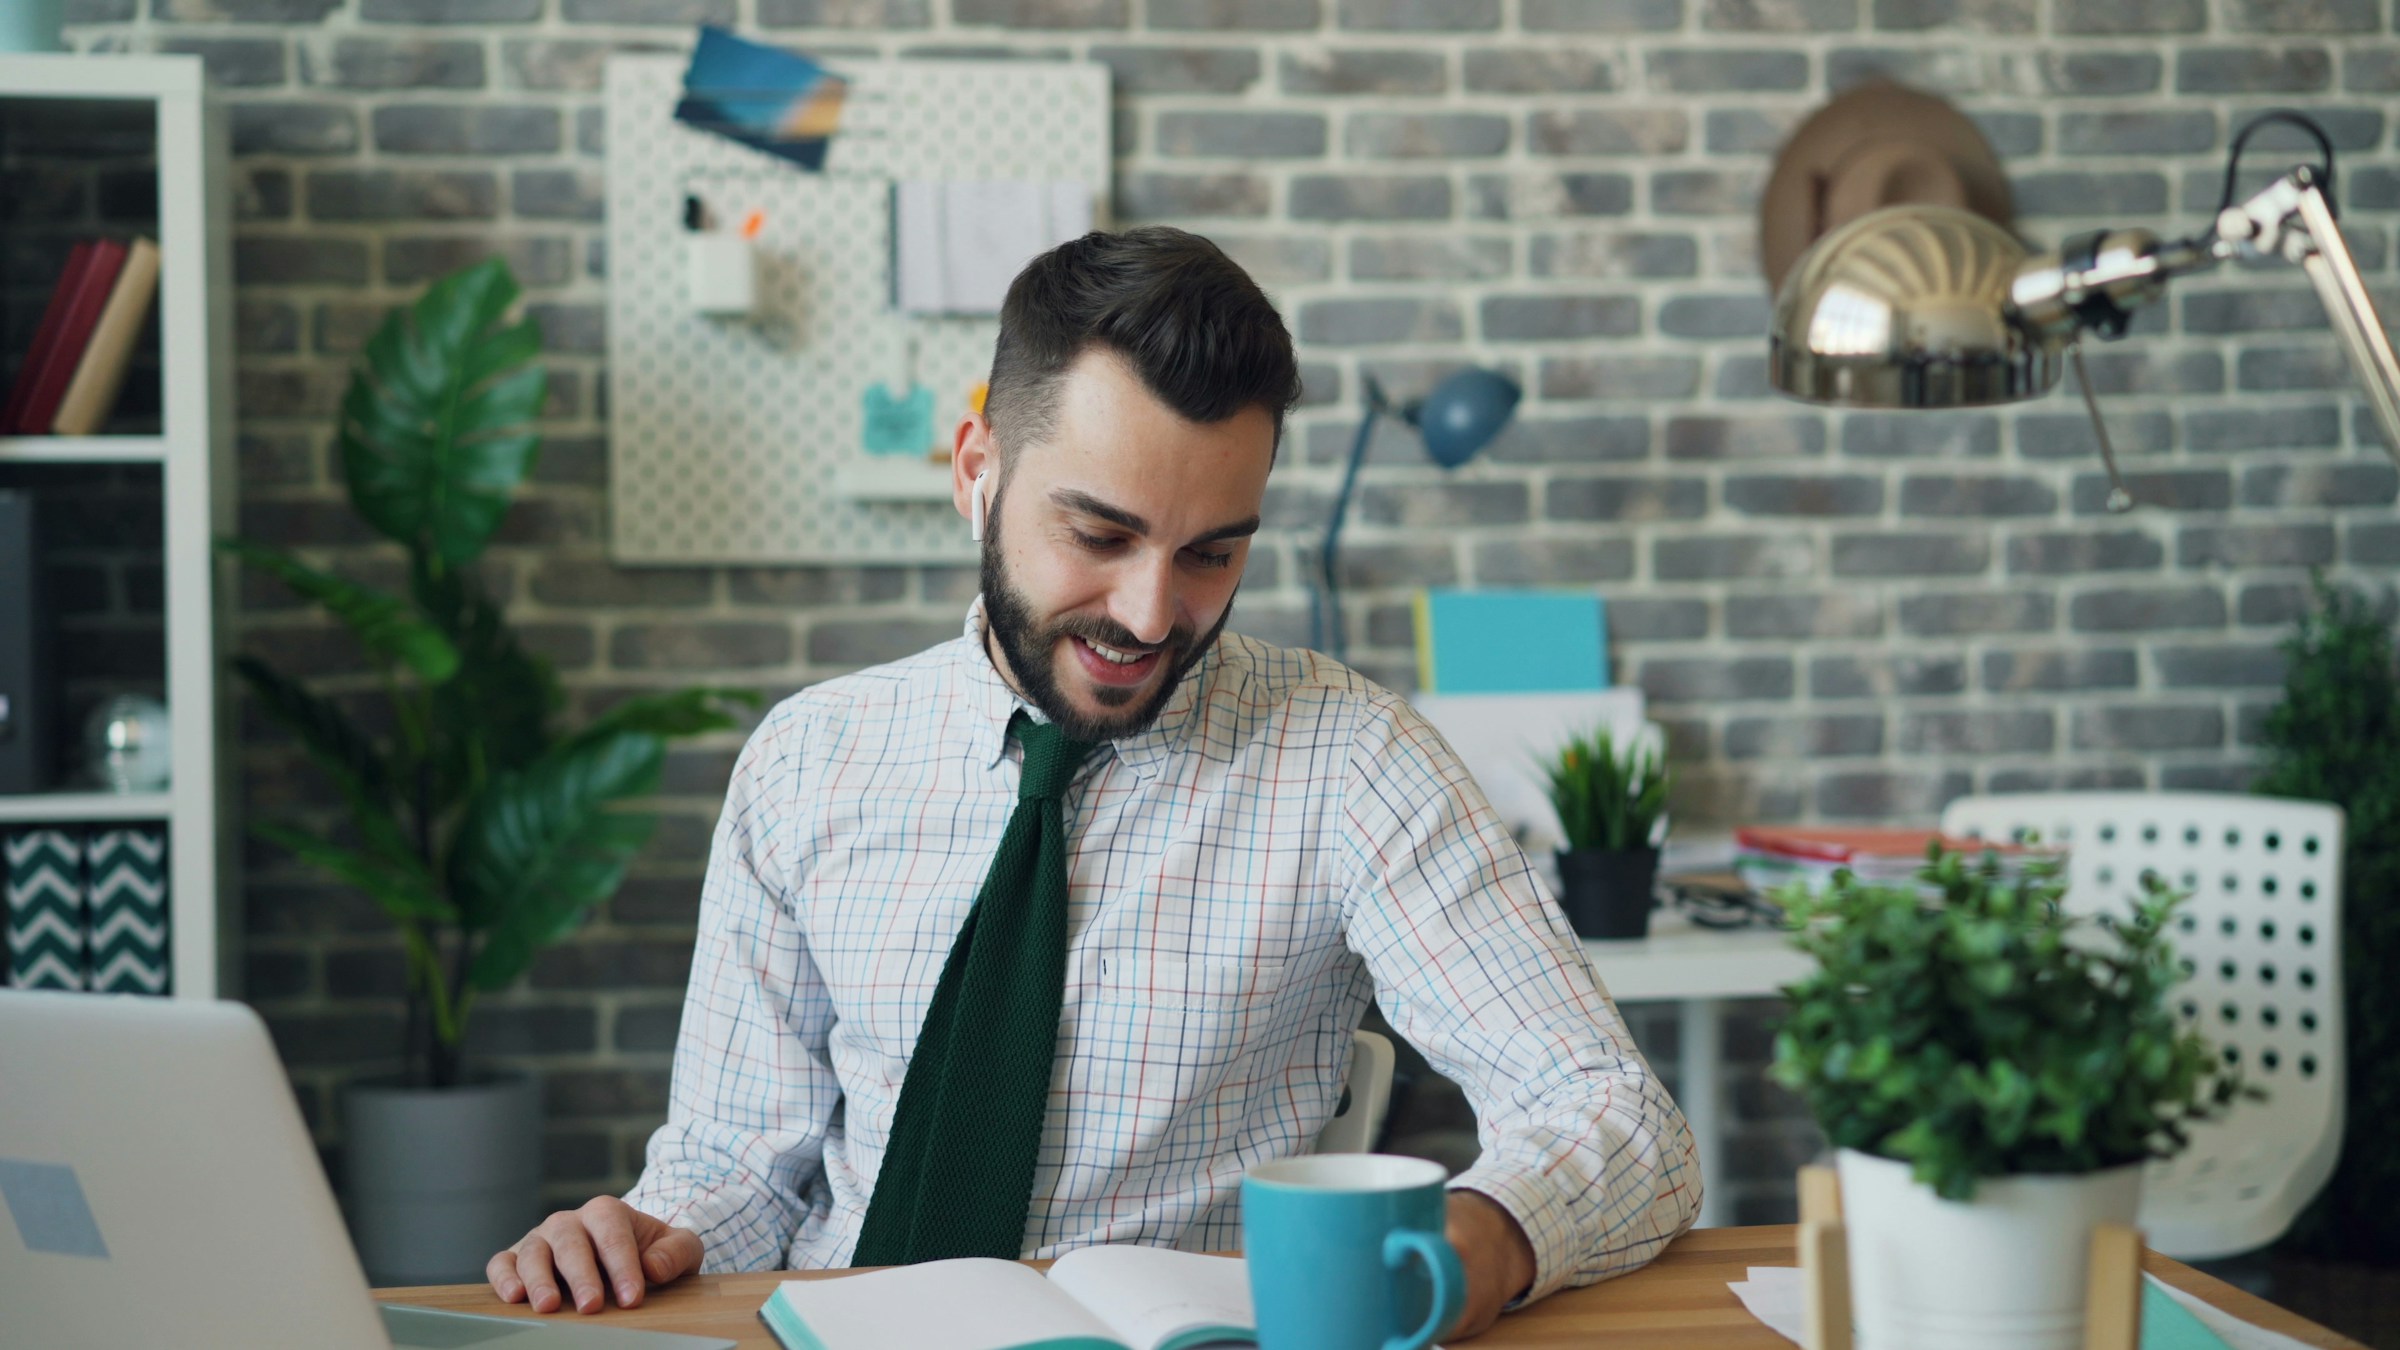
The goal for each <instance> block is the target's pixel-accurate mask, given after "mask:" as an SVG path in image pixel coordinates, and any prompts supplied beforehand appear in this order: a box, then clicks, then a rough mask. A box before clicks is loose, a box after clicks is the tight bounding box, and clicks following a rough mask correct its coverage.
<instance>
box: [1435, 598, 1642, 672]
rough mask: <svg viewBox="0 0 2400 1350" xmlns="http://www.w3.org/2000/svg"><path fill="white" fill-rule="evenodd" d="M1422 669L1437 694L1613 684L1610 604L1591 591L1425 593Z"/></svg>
mask: <svg viewBox="0 0 2400 1350" xmlns="http://www.w3.org/2000/svg"><path fill="white" fill-rule="evenodd" d="M1417 667H1418V668H1417V681H1418V684H1419V685H1420V686H1422V687H1423V689H1424V690H1425V692H1427V693H1435V694H1532V693H1562V692H1568V691H1575V690H1585V689H1606V688H1608V623H1607V608H1606V606H1605V605H1604V604H1603V603H1602V601H1601V599H1600V597H1599V596H1597V595H1594V594H1592V593H1591V592H1589V591H1425V592H1422V593H1420V594H1419V596H1418V598H1417Z"/></svg>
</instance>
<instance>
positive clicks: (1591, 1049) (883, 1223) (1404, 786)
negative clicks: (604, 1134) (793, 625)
mask: <svg viewBox="0 0 2400 1350" xmlns="http://www.w3.org/2000/svg"><path fill="white" fill-rule="evenodd" d="M1298 393H1299V377H1298V369H1297V365H1296V363H1295V361H1294V358H1293V355H1292V349H1291V339H1290V336H1289V334H1288V333H1286V331H1285V330H1284V327H1283V323H1282V321H1281V319H1280V318H1279V317H1278V316H1277V315H1276V313H1275V311H1274V309H1273V307H1272V306H1271V305H1270V304H1269V303H1268V301H1267V299H1266V297H1265V296H1264V295H1262V294H1261V293H1260V292H1259V290H1258V288H1257V287H1256V286H1255V285H1254V284H1253V283H1252V282H1251V280H1250V279H1249V277H1248V276H1246V275H1245V274H1243V272H1242V271H1241V269H1240V268H1238V267H1236V266H1235V265H1234V264H1233V263H1232V262H1231V261H1230V260H1228V259H1227V258H1226V257H1225V256H1224V255H1223V254H1222V253H1220V252H1219V251H1218V250H1217V248H1216V247H1215V246H1214V245H1212V244H1210V243H1208V242H1207V241H1205V240H1203V239H1199V238H1197V237H1195V236H1192V235H1189V234H1185V233H1183V232H1182V231H1179V230H1172V229H1163V228H1150V229H1140V230H1133V231H1128V232H1126V233H1124V234H1119V235H1106V234H1092V235H1087V236H1085V237H1084V238H1082V239H1079V240H1076V241H1075V242H1073V243H1069V244H1065V245H1062V246H1061V247H1059V248H1058V249H1056V250H1054V251H1052V252H1051V253H1048V254H1046V255H1044V256H1042V257H1040V258H1037V259H1035V260H1034V261H1033V262H1032V263H1031V264H1029V265H1028V266H1027V267H1026V269H1025V271H1024V272H1023V273H1022V274H1021V275H1020V276H1018V278H1017V279H1016V281H1015V283H1014V284H1013V285H1012V286H1011V287H1010V289H1009V293H1008V298H1007V301H1006V303H1005V306H1004V308H1003V309H1002V312H1001V325H1000V340H999V344H998V348H997V351H996V354H995V357H994V360H993V365H992V377H991V384H990V395H989V398H988V401H987V411H986V413H985V415H983V416H969V417H967V418H966V419H965V420H964V421H963V422H962V423H961V424H960V426H959V428H958V431H957V436H956V444H955V455H954V461H953V467H952V474H953V491H954V495H955V498H956V504H957V507H958V509H959V511H960V513H961V514H962V515H965V516H967V517H968V518H969V521H970V522H971V523H970V529H971V530H972V531H973V532H974V533H975V534H976V535H977V536H978V537H980V538H981V539H982V541H983V577H982V582H983V592H982V595H981V597H980V599H979V600H978V601H977V602H976V604H975V606H974V607H973V608H971V610H970V611H969V614H968V617H967V625H966V632H965V634H964V636H962V637H961V638H959V639H958V640H956V641H953V642H949V643H945V644H943V645H941V646H938V647H935V648H933V649H932V650H930V651H927V652H923V653H920V654H919V655H917V656H914V657H910V658H909V659H907V660H904V661H898V662H894V663H892V664H890V665H887V666H879V667H876V668H874V669H872V670H867V671H862V672H860V673H859V674H856V675H852V676H848V677H845V678H842V679H836V680H831V681H828V682H826V683H824V684H821V685H818V686H816V687H814V688H812V689H809V690H806V691H804V692H802V693H800V694H798V695H795V696H794V697H792V698H790V699H787V700H785V701H784V702H783V703H782V704H781V705H780V706H778V707H777V708H776V709H775V710H774V712H773V713H771V714H770V715H769V716H768V717H767V719H766V720H765V722H764V723H762V724H761V725H760V727H759V728H758V730H757V732H756V733H755V734H754V735H753V736H752V737H751V739H750V742H749V744H748V746H747V747H746V748H745V749H744V751H743V753H742V756H741V758H740V760H739V762H738V763H737V765H736V766H735V769H734V773H733V781H732V784H731V787H730V789H729V791H728V793H727V799H726V803H725V812H724V816H723V819H722V820H721V822H720V823H719V825H718V828H717V835H716V840H715V844H714V848H713V851H712V854H711V857H710V862H709V871H708V878H707V881H706V882H705V884H704V885H703V888H702V892H701V914H700V928H699V937H698V942H697V946H696V949H695V951H694V954H693V965H692V981H691V987H690V990H689V993H688V995H687V998H686V1001H685V1004H684V1014H683V1023H682V1028H681V1033H680V1037H679V1039H678V1041H677V1045H676V1053H675V1067H674V1080H673V1090H672V1092H671V1102H670V1106H669V1113H668V1119H667V1123H666V1125H665V1126H663V1127H662V1128H661V1129H660V1130H659V1131H658V1133H657V1134H656V1135H654V1136H653V1137H652V1138H651V1140H650V1147H649V1155H648V1160H647V1166H646V1167H645V1169H644V1171H643V1173H642V1177H641V1180H640V1182H639V1183H638V1184H637V1185H636V1186H635V1187H634V1189H633V1191H632V1192H631V1193H630V1194H628V1195H627V1196H626V1197H625V1199H624V1200H622V1201H619V1200H616V1199H613V1198H610V1197H605V1196H604V1197H601V1198H599V1199H596V1200H593V1201H592V1202H590V1203H589V1204H587V1205H585V1206H583V1207H582V1208H581V1209H579V1210H574V1211H567V1212H562V1213H559V1214H554V1215H552V1216H551V1217H550V1218H549V1219H548V1220H547V1221H545V1222H544V1223H543V1224H542V1225H541V1226H540V1227H538V1228H536V1229H535V1230H534V1231H533V1232H532V1233H529V1234H527V1235H526V1237H525V1238H524V1240H523V1241H521V1242H519V1243H518V1244H517V1245H516V1246H514V1247H512V1248H510V1249H509V1250H508V1251H505V1252H501V1253H499V1254H498V1255H496V1256H494V1257H493V1258H492V1261H491V1264H490V1267H489V1269H488V1271H487V1274H488V1275H489V1277H490V1280H491V1284H492V1287H493V1289H494V1290H495V1292H496V1293H497V1294H498V1295H499V1296H500V1297H501V1298H502V1299H505V1300H508V1301H511V1302H515V1301H519V1300H525V1301H529V1302H530V1303H531V1304H532V1305H533V1306H534V1307H535V1308H537V1309H540V1310H542V1311H545V1312H547V1311H550V1310H552V1309H554V1308H557V1307H560V1306H563V1304H564V1301H565V1299H564V1298H562V1294H561V1289H560V1286H561V1285H564V1287H565V1293H566V1294H567V1295H571V1297H572V1301H573V1303H574V1305H575V1306H576V1307H577V1308H578V1309H581V1310H583V1311H597V1310H598V1309H599V1308H600V1307H602V1306H603V1304H604V1302H605V1300H606V1298H607V1297H608V1294H609V1293H610V1292H613V1293H614V1295H615V1297H616V1299H617V1301H618V1302H620V1303H623V1304H633V1303H638V1302H639V1301H640V1300H641V1298H642V1296H643V1291H644V1288H645V1287H646V1286H645V1282H647V1283H662V1282H664V1281H667V1280H672V1279H674V1278H676V1277H678V1276H680V1275H683V1274H685V1273H686V1272H689V1271H692V1270H695V1269H699V1268H701V1267H702V1265H703V1263H705V1265H706V1267H707V1268H708V1269H711V1270H749V1269H769V1268H776V1267H782V1266H788V1267H822V1266H841V1265H873V1264H891V1263H896V1262H903V1261H912V1260H921V1259H929V1258H931V1257H936V1256H951V1255H965V1254H970V1253H981V1254H986V1255H1002V1256H1017V1255H1024V1256H1051V1255H1055V1254H1057V1253H1059V1252H1062V1251H1066V1250H1068V1249H1070V1248H1073V1247H1077V1246H1084V1245H1088V1244H1092V1243H1100V1242H1146V1243H1155V1244H1160V1245H1174V1246H1178V1247H1183V1248H1185V1249H1189V1250H1225V1249H1231V1248H1235V1247H1238V1246H1239V1245H1240V1241H1241V1232H1240V1216H1239V1183H1240V1180H1241V1176H1242V1172H1243V1170H1244V1169H1245V1168H1246V1167H1247V1166H1249V1165H1250V1164H1252V1163H1256V1162H1260V1161H1264V1160H1266V1159H1270V1158H1276V1157H1283V1156H1288V1155H1292V1154H1297V1153H1305V1152H1307V1151H1308V1149H1309V1148H1310V1145H1311V1143H1312V1141H1313V1140H1314V1138H1315V1136H1316V1134H1317V1132H1318V1130H1319V1129H1320V1128H1321V1127H1322V1126H1323V1125H1324V1124H1325V1123H1326V1121H1327V1120H1328V1119H1330V1118H1331V1116H1332V1115H1333V1112H1334V1108H1335V1105H1336V1102H1337V1099H1338V1098H1339V1095H1340V1092H1341V1088H1342V1079H1343V1070H1344V1066H1345V1065H1346V1063H1347V1060H1348V1056H1349V1052H1350V1045H1351V1034H1352V1032H1353V1031H1354V1030H1355V1028H1356V1027H1357V1025H1358V1021H1359V1017H1360V1015H1361V1014H1362V1013H1363V1012H1364V1011H1365V1008H1366V1004H1367V1001H1368V999H1369V998H1370V997H1373V998H1376V999H1379V1000H1380V1002H1381V1004H1382V1007H1383V1010H1384V1012H1385V1015H1386V1016H1387V1017H1388V1018H1389V1019H1390V1021H1391V1023H1392V1025H1393V1026H1394V1027H1395V1028H1396V1029H1398V1030H1399V1032H1400V1033H1401V1034H1402V1035H1404V1036H1406V1037H1407V1038H1408V1039H1409V1041H1410V1042H1411V1043H1413V1044H1414V1045H1416V1046H1418V1047H1420V1048H1421V1049H1422V1050H1423V1051H1424V1052H1425V1054H1426V1056H1427V1057H1428V1059H1429V1060H1430V1061H1431V1062H1432V1063H1433V1065H1434V1066H1435V1067H1436V1068H1437V1069H1439V1070H1440V1071H1441V1072H1442V1073H1444V1074H1445V1075H1447V1076H1448V1077H1450V1078H1452V1079H1455V1080H1456V1081H1458V1082H1459V1083H1460V1084H1461V1085H1462V1086H1463V1087H1464V1088H1465V1090H1466V1093H1467V1095H1468V1097H1469V1099H1470V1101H1471V1102H1472V1103H1473V1104H1474V1106H1475V1109H1476V1112H1477V1115H1478V1117H1479V1119H1480V1122H1481V1129H1480V1131H1479V1133H1480V1135H1481V1139H1482V1143H1483V1146H1484V1147H1483V1154H1482V1156H1481V1158H1480V1159H1479V1160H1478V1161H1477V1162H1476V1164H1475V1165H1474V1166H1473V1167H1472V1168H1470V1169H1469V1170H1467V1171H1466V1172H1464V1173H1462V1174H1461V1175H1460V1176H1458V1177H1457V1178H1455V1179H1454V1180H1453V1181H1452V1183H1451V1189H1450V1192H1449V1210H1448V1229H1449V1236H1450V1239H1451V1241H1452V1243H1453V1244H1454V1245H1455V1246H1456V1247H1457V1249H1458V1252H1459V1256H1460V1258H1461V1260H1462V1262H1463V1263H1464V1265H1465V1268H1466V1271H1467V1288H1468V1296H1467V1310H1466V1313H1465V1314H1464V1318H1463V1320H1462V1322H1461V1324H1460V1327H1459V1328H1458V1330H1457V1333H1456V1334H1457V1335H1460V1336H1465V1335H1472V1334H1474V1333H1475V1332H1477V1331H1480V1330H1483V1329H1484V1328H1486V1327H1488V1326H1489V1325H1490V1324H1491V1322H1492V1321H1493V1319H1494V1318H1496V1317H1497V1316H1498V1315H1499V1313H1500V1311H1501V1309H1502V1308H1503V1306H1504V1305H1513V1304H1515V1303H1518V1302H1522V1301H1524V1300H1526V1299H1530V1298H1538V1297H1540V1296H1542V1295H1544V1294H1547V1293H1549V1292H1550V1291H1552V1290H1554V1289H1558V1288H1560V1287H1563V1286H1566V1285H1570V1284H1584V1283H1589V1282H1591V1281H1593V1280H1596V1279H1599V1278H1601V1277H1603V1276H1605V1275H1609V1274H1614V1273H1618V1272H1621V1271H1624V1270H1628V1269H1631V1268H1632V1267H1634V1266H1638V1265H1640V1264H1641V1263H1642V1262H1644V1261H1646V1260H1648V1259H1649V1258H1650V1257H1651V1256H1653V1255H1654V1254H1656V1253H1657V1251H1658V1250H1659V1249H1660V1248H1661V1247H1662V1246H1663V1245H1665V1243H1666V1242H1667V1241H1668V1240H1669V1239H1671V1238H1672V1237H1674V1236H1675V1235H1676V1234H1678V1233H1680V1232H1681V1231H1683V1229H1685V1228H1686V1227H1688V1226H1689V1225H1690V1223H1691V1220H1692V1218H1693V1216H1694V1215H1695V1214H1696V1213H1697V1211H1698V1207H1699V1197H1700V1181H1699V1177H1698V1169H1697V1166H1696V1163H1695V1161H1694V1154H1693V1147H1692V1142H1691V1136H1690V1133H1689V1131H1688V1129H1687V1128H1686V1127H1685V1125H1684V1122H1683V1119H1682V1116H1681V1115H1680V1113H1678V1112H1677V1111H1676V1109H1675V1107H1674V1104H1673V1103H1672V1102H1671V1101H1669V1100H1668V1098H1667V1095H1666V1093H1665V1092H1664V1091H1663V1090H1662V1089H1661V1087H1660V1086H1659V1084H1658V1081H1657V1079H1656V1078H1655V1077H1653V1076H1652V1074H1651V1073H1650V1070H1649V1067H1648V1066H1647V1065H1646V1064H1645V1063H1644V1062H1643V1060H1642V1058H1641V1056H1640V1055H1639V1054H1638V1053H1637V1052H1636V1051H1635V1049H1634V1048H1633V1045H1632V1042H1631V1039H1630V1038H1629V1037H1628V1036H1627V1035H1626V1033H1625V1029H1624V1025H1623V1023H1622V1021H1621V1019H1620V1018H1619V1017H1618V1015H1617V1012H1616V1009H1615V1008H1614V1007H1613V1006H1612V1005H1611V1004H1610V1003H1609V1001H1608V999H1607V997H1606V996H1605V995H1604V994H1602V993H1601V992H1600V991H1599V989H1598V988H1597V987H1596V986H1595V984H1594V982H1593V979H1592V976H1591V973H1590V970H1589V967H1587V966H1586V965H1585V964H1584V962H1583V959H1582V956H1581V952H1580V949H1579V948H1578V947H1577V945H1576V943H1575V939H1574V938H1573V936H1572V935H1571V934H1570V933H1569V932H1568V930H1567V928H1566V925H1565V923H1564V922H1563V920H1562V919H1561V918H1560V917H1559V915H1558V914H1557V912H1556V910H1555V908H1554V907H1553V906H1552V905H1551V904H1550V902H1549V900H1548V898H1547V897H1546V896H1545V895H1544V893H1543V891H1542V889H1541V887H1540V885H1539V884H1538V883H1537V881H1536V880H1535V878H1534V876H1533V874H1532V871H1531V869H1530V867H1529V865H1528V864H1527V862H1526V859H1525V857H1524V855H1523V854H1522V853H1521V852H1520V851H1519V850H1518V848H1517V847H1516V845H1515V844H1514V842H1513V841H1512V840H1511V839H1510V837H1509V834H1508V832H1507V831H1506V829H1505V828H1504V827H1503V826H1502V825H1501V824H1500V822H1499V821H1498V819H1497V818H1496V817H1495V816H1494V815H1493V813H1492V811H1491V808H1490V807H1489V806H1488V805H1487V804H1486V803H1485V801H1484V799H1483V796H1482V794H1481V793H1480V792H1479V791H1477V789H1476V788H1475V786H1474V784H1473V782H1472V781H1471V780H1470V779H1469V778H1468V777H1467V775H1466V773H1465V772H1464V771H1463V770H1462V769H1461V768H1460V767H1459V765H1458V762H1457V760H1456V758H1455V757H1454V756H1453V755H1452V754H1451V752H1450V750H1449V748H1448V747H1447V746H1445V745H1444V744H1443V743H1442V741H1441V739H1440V738H1439V737H1438V736H1437V735H1435V734H1434V733H1433V732H1432V731H1431V730H1430V729H1429V728H1428V727H1427V725H1426V724H1425V722H1424V721H1423V720H1422V719H1421V718H1419V717H1418V716H1417V715H1416V714H1415V713H1414V712H1413V711H1412V710H1411V709H1410V708H1409V706H1408V705H1407V704H1406V703H1405V702H1403V701H1402V700H1401V699H1399V698H1398V697H1396V696H1394V695H1393V694H1391V693H1389V692H1387V691H1385V690H1383V689H1381V688H1378V687H1377V686H1375V685H1373V684H1371V683H1369V682H1368V681H1366V680H1365V679H1363V678H1361V677H1360V676H1358V675H1356V674H1355V673H1353V672H1351V671H1350V670H1348V669H1347V668H1345V667H1343V666H1341V665H1339V664H1337V663H1335V662H1333V661H1331V660H1329V659H1327V658H1325V657H1323V656H1320V655H1318V654H1316V653H1314V652H1303V651H1290V650H1285V649H1280V648H1276V647H1271V646H1268V645H1266V644H1264V643H1261V642H1257V641H1254V640H1252V639H1249V638H1244V637H1241V636H1238V635H1234V636H1226V635H1224V634H1223V630H1224V627H1225V621H1226V618H1227V616H1228V615H1229V614H1230V613H1231V611H1232V606H1233V598H1234V592H1235V590H1236V589H1237V588H1238V586H1239V585H1240V582H1241V577H1242V571H1243V565H1244V563H1245V562H1246V560H1247V557H1248V553H1249V548H1250V540H1251V537H1252V535H1253V534H1254V533H1255V532H1256V531H1257V529H1258V526H1259V508H1260V503H1261V501H1262V500H1263V498H1264V496H1265V492H1266V483H1267V472H1268V469H1269V468H1270V467H1271V465H1272V464H1273V461H1274V457H1275V449H1276V443H1277V440H1278V438H1279V435H1280V432H1281V429H1282V421H1283V414H1284V413H1285V411H1286V410H1287V409H1289V408H1290V407H1291V406H1292V405H1293V403H1294V402H1295V401H1296V400H1297V396H1298Z"/></svg>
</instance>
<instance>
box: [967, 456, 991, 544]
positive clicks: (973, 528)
mask: <svg viewBox="0 0 2400 1350" xmlns="http://www.w3.org/2000/svg"><path fill="white" fill-rule="evenodd" d="M990 476H991V470H989V469H986V470H984V471H983V472H981V473H978V474H976V475H975V489H974V490H975V500H974V501H973V502H972V503H970V504H969V505H968V507H967V537H968V538H969V539H972V540H974V541H975V542H977V543H979V544H980V543H982V542H983V511H984V506H983V480H984V479H986V478H988V477H990Z"/></svg>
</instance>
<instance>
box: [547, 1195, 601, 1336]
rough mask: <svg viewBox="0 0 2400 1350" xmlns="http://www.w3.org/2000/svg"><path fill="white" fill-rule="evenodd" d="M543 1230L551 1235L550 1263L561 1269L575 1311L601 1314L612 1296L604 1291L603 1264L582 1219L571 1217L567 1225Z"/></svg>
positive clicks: (562, 1282) (565, 1287) (551, 1225)
mask: <svg viewBox="0 0 2400 1350" xmlns="http://www.w3.org/2000/svg"><path fill="white" fill-rule="evenodd" d="M542 1227H543V1231H544V1232H545V1233H547V1234H549V1235H550V1260H551V1262H552V1263H553V1264H554V1265H556V1266H557V1267H558V1282H559V1285H560V1287H561V1288H563V1289H564V1290H565V1291H566V1293H567V1296H568V1297H569V1298H571V1299H573V1300H574V1302H575V1311H577V1312H584V1313H596V1312H598V1311H600V1309H601V1308H603V1307H605V1306H606V1305H607V1303H608V1296H607V1295H605V1294H603V1293H601V1292H600V1262H599V1261H598V1259H596V1258H595V1257H594V1256H593V1255H592V1239H591V1235H590V1234H589V1233H587V1232H585V1231H584V1227H583V1218H582V1216H581V1215H577V1214H569V1215H567V1216H566V1218H565V1221H564V1222H558V1223H550V1224H544V1225H543V1226H542Z"/></svg>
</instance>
